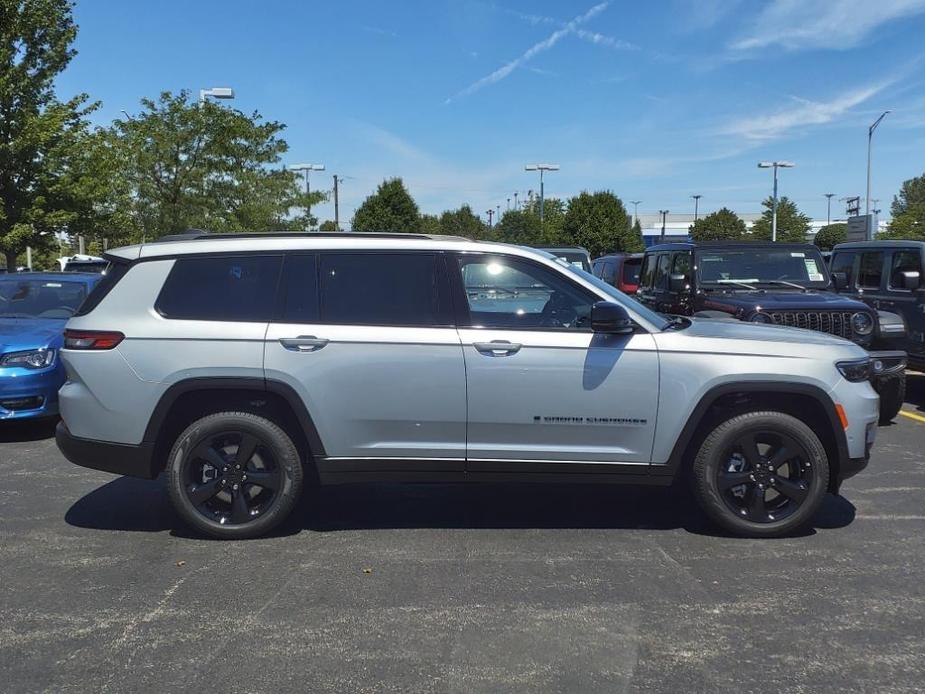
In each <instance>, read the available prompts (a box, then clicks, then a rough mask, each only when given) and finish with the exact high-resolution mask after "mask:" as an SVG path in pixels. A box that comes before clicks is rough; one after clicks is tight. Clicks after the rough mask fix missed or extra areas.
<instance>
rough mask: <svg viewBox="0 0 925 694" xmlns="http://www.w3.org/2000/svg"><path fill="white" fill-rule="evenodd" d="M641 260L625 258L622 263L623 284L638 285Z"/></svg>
mask: <svg viewBox="0 0 925 694" xmlns="http://www.w3.org/2000/svg"><path fill="white" fill-rule="evenodd" d="M641 269H642V258H626V259H625V260H624V261H623V284H637V285H638V284H639V271H640V270H641Z"/></svg>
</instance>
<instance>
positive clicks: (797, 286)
mask: <svg viewBox="0 0 925 694" xmlns="http://www.w3.org/2000/svg"><path fill="white" fill-rule="evenodd" d="M765 282H767V283H768V284H783V285H785V286H787V287H793V288H794V289H802V290H803V291H804V292H808V291H809V287H804V286H803V285H802V284H797V283H796V282H788V281H787V280H765Z"/></svg>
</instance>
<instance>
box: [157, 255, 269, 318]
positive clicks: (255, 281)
mask: <svg viewBox="0 0 925 694" xmlns="http://www.w3.org/2000/svg"><path fill="white" fill-rule="evenodd" d="M281 264H282V257H281V256H266V255H264V256H224V257H189V258H179V259H178V260H177V261H176V262H175V263H174V266H173V269H171V271H170V274H169V275H168V276H167V281H166V282H164V286H163V288H162V289H161V293H160V295H158V297H157V302H155V304H154V307H155V308H156V309H157V310H158V312H159V313H160V314H161V315H162V316H164V317H165V318H178V319H184V320H221V321H269V320H270V319H271V318H272V317H273V312H274V307H275V305H276V285H277V282H278V280H279V270H280V265H281Z"/></svg>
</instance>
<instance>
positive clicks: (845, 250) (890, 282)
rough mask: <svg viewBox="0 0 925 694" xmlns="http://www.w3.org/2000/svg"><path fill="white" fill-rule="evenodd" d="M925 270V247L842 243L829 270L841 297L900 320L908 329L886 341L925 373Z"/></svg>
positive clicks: (904, 243)
mask: <svg viewBox="0 0 925 694" xmlns="http://www.w3.org/2000/svg"><path fill="white" fill-rule="evenodd" d="M923 266H925V241H866V242H860V243H842V244H839V245H838V246H836V247H835V249H834V250H833V251H832V260H831V263H830V265H829V269H830V271H831V273H832V282H833V284H834V285H835V288H836V290H837V291H839V292H841V293H843V294H846V295H850V296H854V297H855V298H858V299H860V300H861V301H863V302H864V303H866V304H867V305H868V306H870V307H871V308H873V309H875V310H876V311H878V312H879V313H881V314H883V313H884V312H888V313H889V314H890V315H893V314H899V316H900V317H901V318H902V324H901V325H899V326H894V327H895V330H894V332H893V333H886V334H884V335H883V336H882V337H883V338H884V341H885V342H886V343H888V344H889V345H890V346H891V347H893V348H894V349H902V350H905V351H906V352H907V353H908V355H909V357H908V359H909V367H910V368H912V369H915V370H916V371H925V281H923V280H925V275H923V274H922V268H923ZM884 327H887V326H884Z"/></svg>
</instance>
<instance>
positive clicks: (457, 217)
mask: <svg viewBox="0 0 925 694" xmlns="http://www.w3.org/2000/svg"><path fill="white" fill-rule="evenodd" d="M437 233H440V234H448V235H450V236H465V237H467V238H470V239H484V238H487V236H488V227H487V226H486V225H485V224H484V223H482V220H481V219H479V217H478V215H477V214H475V213H474V212H473V211H472V208H471V207H470V206H469V205H463V206H462V207H460V208H459V209H458V210H447V211H446V212H444V213H443V214H442V215H440V221H439V231H438V232H437Z"/></svg>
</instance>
